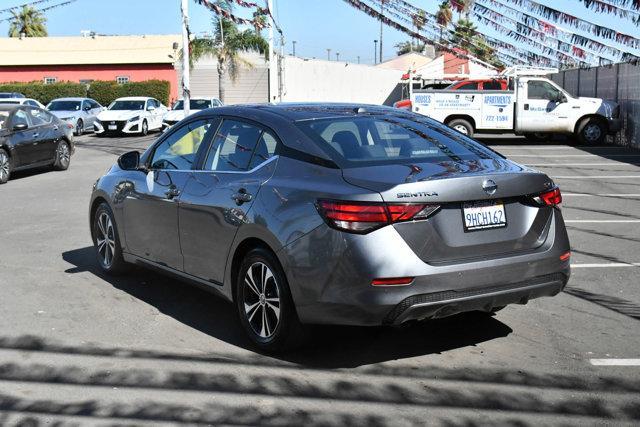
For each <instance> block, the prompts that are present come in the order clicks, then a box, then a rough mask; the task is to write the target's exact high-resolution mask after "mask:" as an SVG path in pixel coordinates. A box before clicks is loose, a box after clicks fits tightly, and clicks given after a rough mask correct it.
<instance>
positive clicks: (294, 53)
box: [291, 40, 296, 56]
mask: <svg viewBox="0 0 640 427" xmlns="http://www.w3.org/2000/svg"><path fill="white" fill-rule="evenodd" d="M291 43H292V44H293V56H296V41H295V40H294V41H292V42H291Z"/></svg>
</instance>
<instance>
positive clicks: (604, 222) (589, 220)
mask: <svg viewBox="0 0 640 427" xmlns="http://www.w3.org/2000/svg"><path fill="white" fill-rule="evenodd" d="M564 222H565V223H580V224H589V223H594V224H606V223H612V224H613V223H630V222H640V219H565V220H564Z"/></svg>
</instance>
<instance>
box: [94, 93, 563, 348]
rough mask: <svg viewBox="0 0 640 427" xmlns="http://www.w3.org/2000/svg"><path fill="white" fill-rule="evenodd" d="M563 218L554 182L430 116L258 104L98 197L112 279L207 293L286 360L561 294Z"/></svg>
mask: <svg viewBox="0 0 640 427" xmlns="http://www.w3.org/2000/svg"><path fill="white" fill-rule="evenodd" d="M560 202H561V195H560V190H559V189H558V188H557V187H556V186H555V184H554V183H553V181H552V180H551V179H550V178H549V177H548V176H547V175H545V174H544V173H541V172H538V171H536V170H533V169H530V168H527V167H525V166H522V165H519V164H517V163H514V162H512V161H510V160H508V159H506V158H504V157H503V156H501V155H500V154H497V153H496V152H494V151H492V150H490V149H489V148H487V147H485V146H483V145H481V144H480V143H478V142H476V141H474V140H472V139H470V138H468V137H466V136H464V135H461V134H460V133H458V132H455V131H453V130H452V129H450V128H448V127H446V126H444V125H442V124H440V123H437V122H435V121H433V120H431V119H429V118H427V117H424V116H421V115H417V114H413V113H409V112H404V111H401V110H398V109H393V108H384V107H374V106H362V105H341V104H336V105H333V104H331V105H316V104H283V105H254V106H237V107H233V106H231V107H219V108H216V109H209V110H205V111H202V112H200V113H197V114H195V115H193V116H190V117H188V118H186V119H184V120H182V121H181V122H179V123H178V124H176V125H175V126H173V127H172V128H171V129H170V130H169V131H168V132H166V133H165V134H164V135H162V136H161V137H160V138H159V139H158V140H157V141H156V142H155V143H154V144H153V145H152V146H151V147H150V148H149V149H148V150H147V151H146V152H145V153H144V154H142V155H140V154H139V153H137V152H130V153H127V154H124V155H123V156H122V157H121V158H120V159H119V161H118V164H116V165H114V166H113V167H112V168H111V170H109V171H108V172H107V174H106V175H104V176H103V177H101V178H100V179H99V180H98V181H97V182H96V184H95V188H94V191H93V195H92V198H91V203H90V221H91V234H92V237H93V241H94V244H95V248H96V253H97V256H98V260H99V262H100V265H101V267H102V268H103V269H104V270H105V271H107V272H111V273H118V272H122V271H123V269H124V268H125V267H126V264H127V263H139V264H143V265H147V266H152V267H155V268H157V269H160V270H163V271H166V272H168V273H172V274H174V275H177V276H179V277H181V278H184V279H185V280H189V281H192V282H196V283H198V284H199V285H202V286H205V287H207V288H208V289H211V290H213V291H215V292H217V293H219V294H220V295H222V296H223V297H224V298H226V299H228V300H229V301H233V302H234V303H235V304H236V307H237V310H238V314H239V316H240V321H241V322H242V325H243V326H244V328H245V330H246V331H247V334H248V336H249V337H250V338H251V339H252V340H253V342H254V343H255V344H256V345H258V346H260V347H261V348H263V349H266V350H279V349H282V348H283V347H285V346H287V345H288V344H290V343H291V342H293V341H294V338H295V337H298V336H299V335H300V331H301V325H302V324H311V323H333V324H350V325H397V324H401V323H403V322H407V321H409V320H421V319H428V318H435V317H442V316H448V315H452V314H456V313H459V312H463V311H469V310H482V311H486V312H492V311H496V310H497V309H499V308H501V307H503V306H504V305H506V304H510V303H519V304H524V303H526V302H527V301H528V300H530V299H532V298H537V297H541V296H550V295H555V294H557V293H558V292H560V291H561V290H562V289H563V287H564V286H565V284H566V283H567V280H568V279H569V270H570V268H569V257H570V252H569V241H568V238H567V233H566V230H565V226H564V222H563V219H562V214H561V211H560V208H559V205H560ZM213 316H215V313H212V317H213ZM213 321H215V320H214V319H213V318H212V322H213Z"/></svg>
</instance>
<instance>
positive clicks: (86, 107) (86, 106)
mask: <svg viewBox="0 0 640 427" xmlns="http://www.w3.org/2000/svg"><path fill="white" fill-rule="evenodd" d="M83 110H84V111H91V105H85V106H84V108H83Z"/></svg>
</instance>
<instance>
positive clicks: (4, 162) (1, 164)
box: [0, 153, 9, 182]
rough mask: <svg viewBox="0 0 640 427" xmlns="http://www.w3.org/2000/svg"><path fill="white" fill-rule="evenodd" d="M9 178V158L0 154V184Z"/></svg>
mask: <svg viewBox="0 0 640 427" xmlns="http://www.w3.org/2000/svg"><path fill="white" fill-rule="evenodd" d="M8 176H9V158H8V157H7V155H6V154H4V153H0V182H4V181H5V180H6V179H7V177H8Z"/></svg>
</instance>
